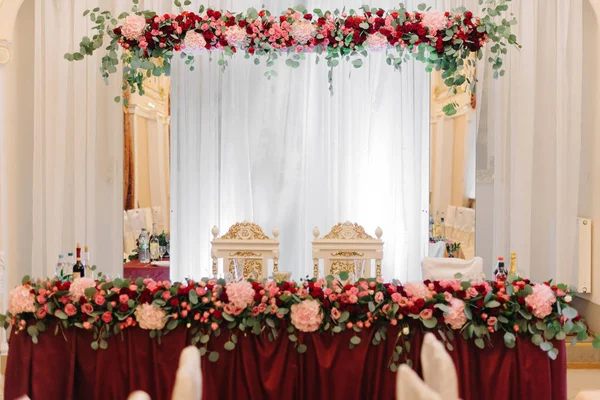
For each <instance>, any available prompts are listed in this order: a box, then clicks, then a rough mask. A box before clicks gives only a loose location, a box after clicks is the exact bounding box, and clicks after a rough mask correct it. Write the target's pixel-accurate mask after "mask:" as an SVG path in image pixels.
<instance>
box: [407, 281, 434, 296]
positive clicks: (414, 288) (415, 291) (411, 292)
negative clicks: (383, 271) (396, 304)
mask: <svg viewBox="0 0 600 400" xmlns="http://www.w3.org/2000/svg"><path fill="white" fill-rule="evenodd" d="M404 291H405V292H406V294H407V295H408V297H409V298H414V299H425V298H427V296H429V294H430V292H429V289H428V288H427V286H425V284H424V283H423V282H408V283H407V284H405V285H404Z"/></svg>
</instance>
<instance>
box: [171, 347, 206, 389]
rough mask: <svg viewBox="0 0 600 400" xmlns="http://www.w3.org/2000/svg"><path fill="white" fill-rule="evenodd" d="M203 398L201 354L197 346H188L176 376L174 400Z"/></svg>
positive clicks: (183, 352) (180, 358)
mask: <svg viewBox="0 0 600 400" xmlns="http://www.w3.org/2000/svg"><path fill="white" fill-rule="evenodd" d="M201 398H202V371H201V369H200V352H199V351H198V348H197V347H196V346H188V347H186V348H185V349H183V351H182V352H181V356H180V357H179V367H178V368H177V374H176V376H175V387H174V388H173V396H172V399H173V400H197V399H201Z"/></svg>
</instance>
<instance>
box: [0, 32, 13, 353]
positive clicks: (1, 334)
mask: <svg viewBox="0 0 600 400" xmlns="http://www.w3.org/2000/svg"><path fill="white" fill-rule="evenodd" d="M11 59H12V51H11V48H10V43H9V42H6V41H0V89H1V88H4V85H5V82H4V79H5V76H4V75H5V74H6V64H8V62H9V61H10V60H11ZM5 98H6V96H4V93H0V221H1V229H2V231H1V237H2V248H0V298H1V299H2V304H1V306H0V313H2V314H5V313H6V306H7V304H8V288H7V282H8V279H7V278H8V274H7V271H8V268H7V267H6V266H7V265H9V260H8V258H7V257H6V256H4V255H5V254H6V253H5V252H4V249H3V248H4V247H6V242H7V238H8V226H7V225H8V221H7V217H8V216H7V213H6V199H7V197H6V190H7V184H6V129H5V115H4V110H5V109H6V106H5V104H4V101H5ZM7 353H8V342H7V340H6V330H4V329H1V328H0V355H3V356H4V355H6V354H7Z"/></svg>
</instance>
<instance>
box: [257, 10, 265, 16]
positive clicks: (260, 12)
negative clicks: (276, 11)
mask: <svg viewBox="0 0 600 400" xmlns="http://www.w3.org/2000/svg"><path fill="white" fill-rule="evenodd" d="M258 16H259V17H261V18H262V17H264V16H265V10H260V11H259V12H258Z"/></svg>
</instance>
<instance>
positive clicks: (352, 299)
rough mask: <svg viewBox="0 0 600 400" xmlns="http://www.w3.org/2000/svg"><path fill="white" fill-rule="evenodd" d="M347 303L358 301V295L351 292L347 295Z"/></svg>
mask: <svg viewBox="0 0 600 400" xmlns="http://www.w3.org/2000/svg"><path fill="white" fill-rule="evenodd" d="M348 303H350V304H356V303H358V296H356V295H355V294H351V295H350V296H348Z"/></svg>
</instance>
